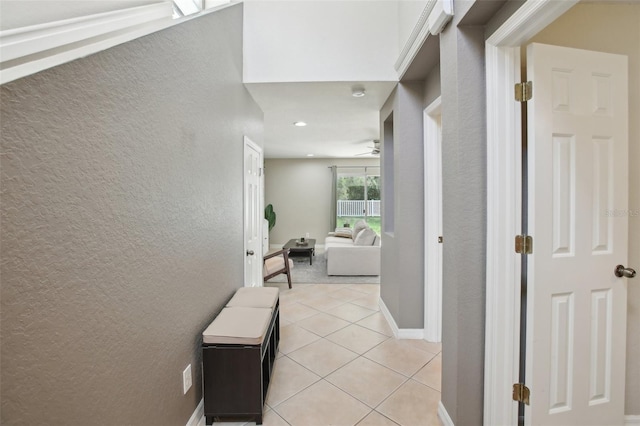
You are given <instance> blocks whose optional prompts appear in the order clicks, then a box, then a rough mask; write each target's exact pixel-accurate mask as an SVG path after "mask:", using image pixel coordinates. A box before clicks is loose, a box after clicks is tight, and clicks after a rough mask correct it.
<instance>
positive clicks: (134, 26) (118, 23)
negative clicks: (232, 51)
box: [0, 1, 234, 84]
mask: <svg viewBox="0 0 640 426" xmlns="http://www.w3.org/2000/svg"><path fill="white" fill-rule="evenodd" d="M233 4H234V3H224V4H222V5H220V6H217V5H216V6H215V7H212V8H211V9H207V10H204V11H202V12H200V13H198V14H194V15H190V16H188V17H185V18H181V19H172V6H171V2H166V1H162V2H158V3H154V4H149V5H144V6H137V7H131V8H127V9H123V10H116V11H111V12H104V13H97V14H93V15H89V16H82V17H77V18H71V19H64V20H60V21H55V22H48V23H45V24H38V25H31V26H28V27H22V28H15V29H11V30H5V31H0V69H1V70H0V84H5V83H8V82H10V81H13V80H17V79H18V78H22V77H26V76H28V75H31V74H35V73H37V72H40V71H43V70H45V69H48V68H53V67H55V66H58V65H61V64H64V63H66V62H70V61H73V60H75V59H79V58H83V57H85V56H88V55H91V54H94V53H97V52H100V51H102V50H106V49H108V48H110V47H113V46H117V45H119V44H122V43H126V42H128V41H131V40H134V39H136V38H139V37H143V36H145V35H148V34H151V33H154V32H157V31H160V30H163V29H165V28H169V27H171V26H173V25H178V24H181V23H183V22H186V21H187V20H190V19H194V18H196V17H199V16H202V15H204V14H207V13H212V12H215V11H218V10H221V9H223V8H226V7H229V6H231V5H233ZM52 7H56V6H55V5H52Z"/></svg>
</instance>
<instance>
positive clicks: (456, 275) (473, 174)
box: [440, 11, 487, 425]
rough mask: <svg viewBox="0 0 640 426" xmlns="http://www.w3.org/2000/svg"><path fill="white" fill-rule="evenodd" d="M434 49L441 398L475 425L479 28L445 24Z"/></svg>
mask: <svg viewBox="0 0 640 426" xmlns="http://www.w3.org/2000/svg"><path fill="white" fill-rule="evenodd" d="M456 13H458V11H456ZM463 16H464V13H462V14H460V15H458V16H456V18H454V19H460V18H462V17H463ZM440 55H441V73H442V74H441V75H442V132H443V135H442V139H443V140H442V169H443V170H442V172H443V233H444V246H443V306H442V312H443V314H442V321H443V330H442V403H443V404H444V406H445V408H446V409H447V411H448V413H449V415H450V416H451V419H452V420H453V422H454V423H455V424H457V425H475V424H481V423H482V415H483V399H482V395H483V390H484V318H485V312H484V311H485V276H486V273H485V266H486V255H485V251H486V221H487V218H486V198H487V192H486V130H485V128H486V123H485V120H486V112H485V99H486V98H485V79H484V78H485V73H484V36H483V27H481V26H477V27H476V26H474V27H459V26H457V25H451V24H449V26H448V27H447V29H446V30H445V31H444V32H443V33H442V34H441V36H440Z"/></svg>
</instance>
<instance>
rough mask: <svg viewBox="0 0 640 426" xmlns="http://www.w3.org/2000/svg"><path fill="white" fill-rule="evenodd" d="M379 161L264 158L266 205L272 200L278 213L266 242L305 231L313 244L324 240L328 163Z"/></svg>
mask: <svg viewBox="0 0 640 426" xmlns="http://www.w3.org/2000/svg"><path fill="white" fill-rule="evenodd" d="M379 163H380V161H379V160H378V159H377V158H367V159H359V158H358V159H356V158H349V159H340V158H316V159H306V158H305V159H268V160H265V183H264V192H265V205H267V204H269V203H271V204H273V209H274V211H275V212H276V215H277V220H276V226H275V227H274V228H273V229H272V230H271V233H270V234H269V244H273V245H282V244H284V243H286V242H287V241H289V240H290V239H291V238H297V237H303V236H304V235H305V234H306V233H307V232H309V238H315V239H316V240H317V241H316V244H324V238H325V237H326V236H327V233H328V232H329V219H330V218H329V213H330V211H331V208H330V206H331V170H329V167H330V166H332V165H336V166H378V165H379ZM379 170H380V169H379V168H377V167H374V168H372V169H370V171H371V173H378V172H379ZM339 171H340V169H338V172H339ZM361 171H363V172H364V169H361Z"/></svg>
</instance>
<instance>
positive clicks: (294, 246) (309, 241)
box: [282, 238, 316, 265]
mask: <svg viewBox="0 0 640 426" xmlns="http://www.w3.org/2000/svg"><path fill="white" fill-rule="evenodd" d="M304 242H305V244H304V245H303V244H300V240H296V239H295V238H294V239H292V240H289V241H288V242H287V244H285V245H283V246H282V248H283V249H289V256H291V254H293V255H294V256H295V255H297V254H301V255H304V256H309V265H313V256H315V254H316V240H314V239H313V238H305V240H304Z"/></svg>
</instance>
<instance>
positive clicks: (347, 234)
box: [333, 228, 353, 238]
mask: <svg viewBox="0 0 640 426" xmlns="http://www.w3.org/2000/svg"><path fill="white" fill-rule="evenodd" d="M333 236H334V237H342V238H353V235H351V228H336V232H334V233H333Z"/></svg>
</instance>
